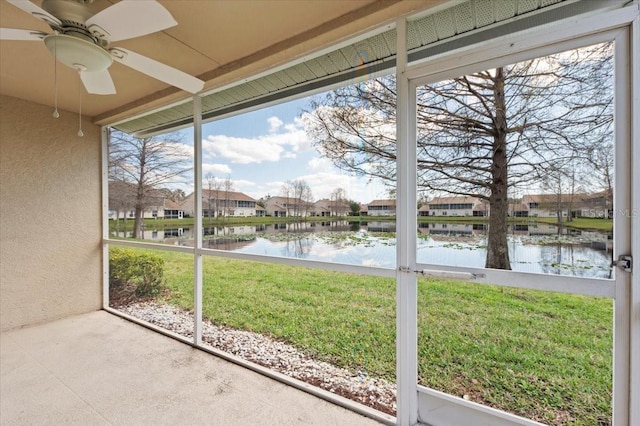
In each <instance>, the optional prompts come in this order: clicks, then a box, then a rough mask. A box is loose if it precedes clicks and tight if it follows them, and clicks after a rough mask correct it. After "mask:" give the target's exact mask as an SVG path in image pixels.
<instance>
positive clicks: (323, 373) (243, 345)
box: [116, 302, 396, 416]
mask: <svg viewBox="0 0 640 426" xmlns="http://www.w3.org/2000/svg"><path fill="white" fill-rule="evenodd" d="M116 309H118V310H119V311H121V312H123V313H125V314H128V315H131V316H133V317H136V318H139V319H142V320H144V321H147V322H149V323H151V324H154V325H157V326H159V327H162V328H164V329H166V330H169V331H173V332H175V333H178V334H180V335H182V336H185V337H192V336H193V329H194V324H193V313H191V312H188V311H185V310H182V309H179V308H176V307H174V306H171V305H165V304H159V303H156V302H138V303H131V304H129V305H127V306H121V307H118V308H116ZM202 340H203V342H205V343H206V344H208V345H210V346H212V347H214V348H216V349H219V350H221V351H224V352H227V353H230V354H232V355H235V356H238V357H241V358H243V359H245V360H247V361H251V362H254V363H256V364H259V365H262V366H264V367H268V368H270V369H272V370H275V371H277V372H279V373H282V374H285V375H287V376H289V377H293V378H295V379H298V380H301V381H304V382H307V383H309V384H312V385H314V386H318V387H320V388H322V389H325V390H328V391H330V392H333V393H335V394H337V395H340V396H343V397H346V398H349V399H351V400H353V401H356V402H359V403H361V404H364V405H366V406H369V407H372V408H375V409H376V410H379V411H382V412H384V413H387V414H391V415H393V416H395V415H396V385H395V383H391V382H388V381H387V380H384V379H379V378H374V377H369V376H368V375H367V373H366V372H363V371H355V372H353V371H349V370H346V369H344V368H340V367H336V366H335V365H332V364H329V363H327V362H324V361H318V360H315V359H313V358H312V357H310V356H309V355H307V354H305V353H303V352H301V351H299V350H298V349H296V348H294V347H293V346H291V345H289V344H286V343H284V342H281V341H278V340H275V339H273V338H271V337H268V336H264V335H262V334H258V333H253V332H249V331H242V330H236V329H233V328H229V327H221V326H217V325H214V324H212V323H211V322H210V321H208V320H203V321H202Z"/></svg>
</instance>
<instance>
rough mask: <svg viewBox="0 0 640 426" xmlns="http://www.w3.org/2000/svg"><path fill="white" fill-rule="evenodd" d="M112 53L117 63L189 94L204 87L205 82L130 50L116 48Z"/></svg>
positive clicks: (111, 50)
mask: <svg viewBox="0 0 640 426" xmlns="http://www.w3.org/2000/svg"><path fill="white" fill-rule="evenodd" d="M110 52H111V56H113V59H115V60H116V61H118V62H120V63H122V64H124V65H126V66H128V67H131V68H133V69H134V70H136V71H140V72H141V73H143V74H146V75H148V76H150V77H153V78H155V79H157V80H160V81H164V82H165V83H167V84H170V85H172V86H175V87H178V88H180V89H182V90H186V91H187V92H190V93H197V92H199V91H200V90H202V88H203V87H204V81H202V80H200V79H198V78H195V77H194V76H192V75H189V74H187V73H185V72H182V71H180V70H177V69H175V68H172V67H170V66H169V65H165V64H163V63H162V62H158V61H156V60H153V59H151V58H147V57H146V56H142V55H140V54H138V53H135V52H132V51H130V50H127V49H122V48H120V47H116V48H113V49H110Z"/></svg>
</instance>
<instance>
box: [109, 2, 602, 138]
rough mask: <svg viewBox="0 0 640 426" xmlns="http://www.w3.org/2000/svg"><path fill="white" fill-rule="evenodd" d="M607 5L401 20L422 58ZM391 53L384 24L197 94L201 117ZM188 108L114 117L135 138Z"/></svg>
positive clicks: (528, 6) (273, 98)
mask: <svg viewBox="0 0 640 426" xmlns="http://www.w3.org/2000/svg"><path fill="white" fill-rule="evenodd" d="M609 4H610V2H609V1H596V0H592V1H589V2H579V3H576V2H575V1H574V0H522V1H518V2H516V1H511V0H507V1H505V0H467V1H464V2H448V3H445V4H444V5H443V4H440V5H437V4H433V5H431V6H433V7H432V9H431V10H428V9H427V10H425V11H423V12H422V13H421V14H420V15H418V16H416V17H414V18H412V19H410V20H409V22H408V25H407V48H408V51H409V60H410V61H416V60H421V59H424V58H425V57H430V56H432V55H436V54H439V53H442V52H446V51H447V50H453V49H455V48H458V47H462V46H464V45H465V44H466V45H468V44H472V43H476V42H478V41H481V40H483V39H487V38H490V37H497V36H501V35H504V34H508V33H509V32H513V31H516V30H521V29H524V28H527V27H532V26H535V25H539V24H540V20H542V21H543V22H551V21H553V20H557V19H562V18H564V17H568V16H571V15H574V14H579V13H585V12H588V11H591V10H595V9H598V8H602V7H605V6H607V5H609ZM436 6H440V7H436ZM447 6H448V7H447ZM534 18H535V19H534ZM395 55H396V31H395V29H393V28H392V29H388V28H387V29H384V27H383V28H382V29H381V30H380V31H379V32H378V33H377V34H373V35H371V36H369V37H366V38H364V39H362V40H358V41H356V42H354V43H352V44H347V45H345V46H341V47H338V48H336V49H334V50H330V51H327V52H324V53H322V54H319V55H317V56H315V57H311V58H308V59H306V60H304V61H301V62H298V63H293V64H292V65H290V66H288V67H285V68H283V69H280V70H277V71H274V72H272V73H269V74H266V75H262V76H257V77H255V78H253V79H249V80H248V81H244V82H242V83H240V84H236V85H232V86H230V87H227V88H224V89H222V90H218V91H215V92H213V93H211V94H208V95H206V96H203V97H202V111H203V119H204V121H210V120H214V119H217V118H219V117H224V116H228V115H231V114H234V113H237V112H238V111H242V110H247V109H251V108H255V107H256V106H259V105H265V104H269V103H273V102H277V101H279V100H280V101H281V100H283V99H288V98H295V97H300V96H303V95H304V96H306V95H308V94H310V93H313V92H316V91H318V90H321V89H324V90H327V88H329V87H332V86H336V85H340V84H348V83H349V82H355V81H360V80H362V79H364V78H369V77H370V76H372V75H375V74H380V73H385V72H391V71H392V70H393V67H395ZM192 114H193V110H192V106H191V104H190V103H188V104H182V105H177V106H174V107H172V108H169V109H164V110H161V111H158V112H155V113H152V114H147V115H144V116H140V117H137V118H135V119H132V120H128V121H126V122H120V123H118V124H117V125H116V126H115V127H116V128H118V129H120V130H122V131H125V132H128V133H133V134H138V135H141V136H142V135H151V134H156V133H161V132H166V131H169V130H172V129H179V128H183V127H187V126H190V125H191V123H192Z"/></svg>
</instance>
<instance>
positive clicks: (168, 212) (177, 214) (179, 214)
mask: <svg viewBox="0 0 640 426" xmlns="http://www.w3.org/2000/svg"><path fill="white" fill-rule="evenodd" d="M163 207H164V209H163V211H162V214H163V216H164V218H165V219H182V218H183V217H184V210H182V206H181V205H180V204H178V203H176V202H175V201H173V200H169V199H165V200H164V206H163Z"/></svg>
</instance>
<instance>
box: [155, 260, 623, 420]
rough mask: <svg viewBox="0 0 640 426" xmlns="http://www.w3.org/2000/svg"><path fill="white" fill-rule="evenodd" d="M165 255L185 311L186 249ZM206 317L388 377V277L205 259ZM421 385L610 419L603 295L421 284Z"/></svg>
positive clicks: (188, 284)
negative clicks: (588, 295) (181, 252)
mask: <svg viewBox="0 0 640 426" xmlns="http://www.w3.org/2000/svg"><path fill="white" fill-rule="evenodd" d="M154 253H157V254H158V255H159V256H161V257H163V258H164V259H165V262H166V267H165V268H166V272H165V273H166V279H167V283H166V285H167V287H168V289H169V290H170V291H169V292H168V294H167V295H165V301H166V302H168V303H170V304H174V305H177V306H180V307H182V308H185V309H192V307H193V290H192V287H193V272H192V265H193V260H192V256H190V255H185V254H178V253H171V252H163V251H155V252H154ZM203 263H204V283H203V294H204V299H203V310H204V317H205V318H208V319H210V320H212V321H213V322H214V323H216V324H220V325H226V326H230V327H234V328H239V329H244V330H251V331H254V332H258V333H264V334H268V335H271V336H273V337H275V338H277V339H282V340H285V341H287V342H289V343H291V344H293V345H295V346H296V347H298V348H300V349H303V350H305V351H306V352H308V353H311V354H313V355H314V356H315V357H317V358H319V359H321V360H325V361H329V362H332V363H334V364H336V365H338V366H341V367H346V368H349V369H352V370H363V371H366V372H367V373H368V374H369V375H371V376H379V377H384V378H386V379H389V380H392V381H393V380H394V378H395V368H396V367H395V282H394V280H392V279H386V278H377V277H368V276H358V275H350V274H345V273H337V272H328V271H319V270H312V269H307V268H299V267H289V266H283V265H273V264H265V263H256V262H245V261H237V260H230V259H223V258H214V257H205V258H204V262H203ZM418 294H419V296H418V297H419V299H418V306H419V336H418V337H419V376H420V379H419V381H420V384H423V385H425V386H429V387H432V388H435V389H438V390H441V391H444V392H447V393H450V394H453V395H457V396H460V397H462V396H464V395H467V396H468V397H469V398H470V399H471V400H472V401H476V402H480V403H484V404H488V405H490V406H493V407H496V408H499V409H503V410H506V411H509V412H512V413H516V414H519V415H522V416H525V417H530V418H533V419H536V420H539V421H543V422H546V423H550V424H572V425H573V424H575V425H595V424H608V423H609V422H610V415H611V407H610V404H611V388H612V382H611V375H612V368H611V365H612V357H611V355H612V354H611V350H612V344H611V342H612V303H611V301H610V300H608V299H599V298H592V297H582V296H571V295H564V294H555V293H546V292H538V291H530V290H519V289H506V288H500V287H495V286H487V285H477V284H475V285H474V284H469V283H461V282H455V281H442V280H426V279H425V280H420V282H419V288H418Z"/></svg>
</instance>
